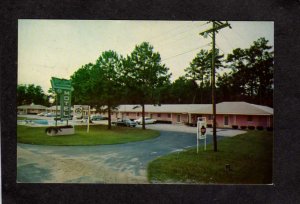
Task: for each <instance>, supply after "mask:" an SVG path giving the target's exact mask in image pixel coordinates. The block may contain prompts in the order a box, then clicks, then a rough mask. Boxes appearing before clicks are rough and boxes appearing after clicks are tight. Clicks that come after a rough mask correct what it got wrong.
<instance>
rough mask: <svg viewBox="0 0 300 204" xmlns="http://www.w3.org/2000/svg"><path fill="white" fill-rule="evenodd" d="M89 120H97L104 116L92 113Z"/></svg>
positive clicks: (102, 118)
mask: <svg viewBox="0 0 300 204" xmlns="http://www.w3.org/2000/svg"><path fill="white" fill-rule="evenodd" d="M91 120H92V121H98V120H105V118H104V117H103V116H101V115H93V116H92V117H91Z"/></svg>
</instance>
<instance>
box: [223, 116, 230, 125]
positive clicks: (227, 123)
mask: <svg viewBox="0 0 300 204" xmlns="http://www.w3.org/2000/svg"><path fill="white" fill-rule="evenodd" d="M228 125H229V117H228V115H224V127H227V126H228Z"/></svg>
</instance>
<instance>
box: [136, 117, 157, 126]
mask: <svg viewBox="0 0 300 204" xmlns="http://www.w3.org/2000/svg"><path fill="white" fill-rule="evenodd" d="M142 120H143V118H142V117H140V118H139V119H137V120H135V122H136V123H137V124H139V125H141V124H142V123H143V122H142ZM154 123H156V119H153V118H149V117H145V124H154Z"/></svg>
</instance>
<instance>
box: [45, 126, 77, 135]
mask: <svg viewBox="0 0 300 204" xmlns="http://www.w3.org/2000/svg"><path fill="white" fill-rule="evenodd" d="M64 128H73V126H72V125H65V126H50V127H47V128H46V129H45V133H51V131H52V130H53V131H54V132H55V134H56V133H58V131H61V129H64Z"/></svg>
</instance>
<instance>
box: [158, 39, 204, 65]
mask: <svg viewBox="0 0 300 204" xmlns="http://www.w3.org/2000/svg"><path fill="white" fill-rule="evenodd" d="M208 45H210V43H207V44H205V45H202V46H200V47H197V48H194V49H192V50H188V51H186V52H183V53H179V54H177V55H174V56H171V57H167V58H165V59H162V60H161V61H162V62H163V61H166V60H169V59H172V58H174V57H177V56H180V55H183V54H187V53H189V52H192V51H194V50H197V49H199V48H203V47H206V46H208Z"/></svg>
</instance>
